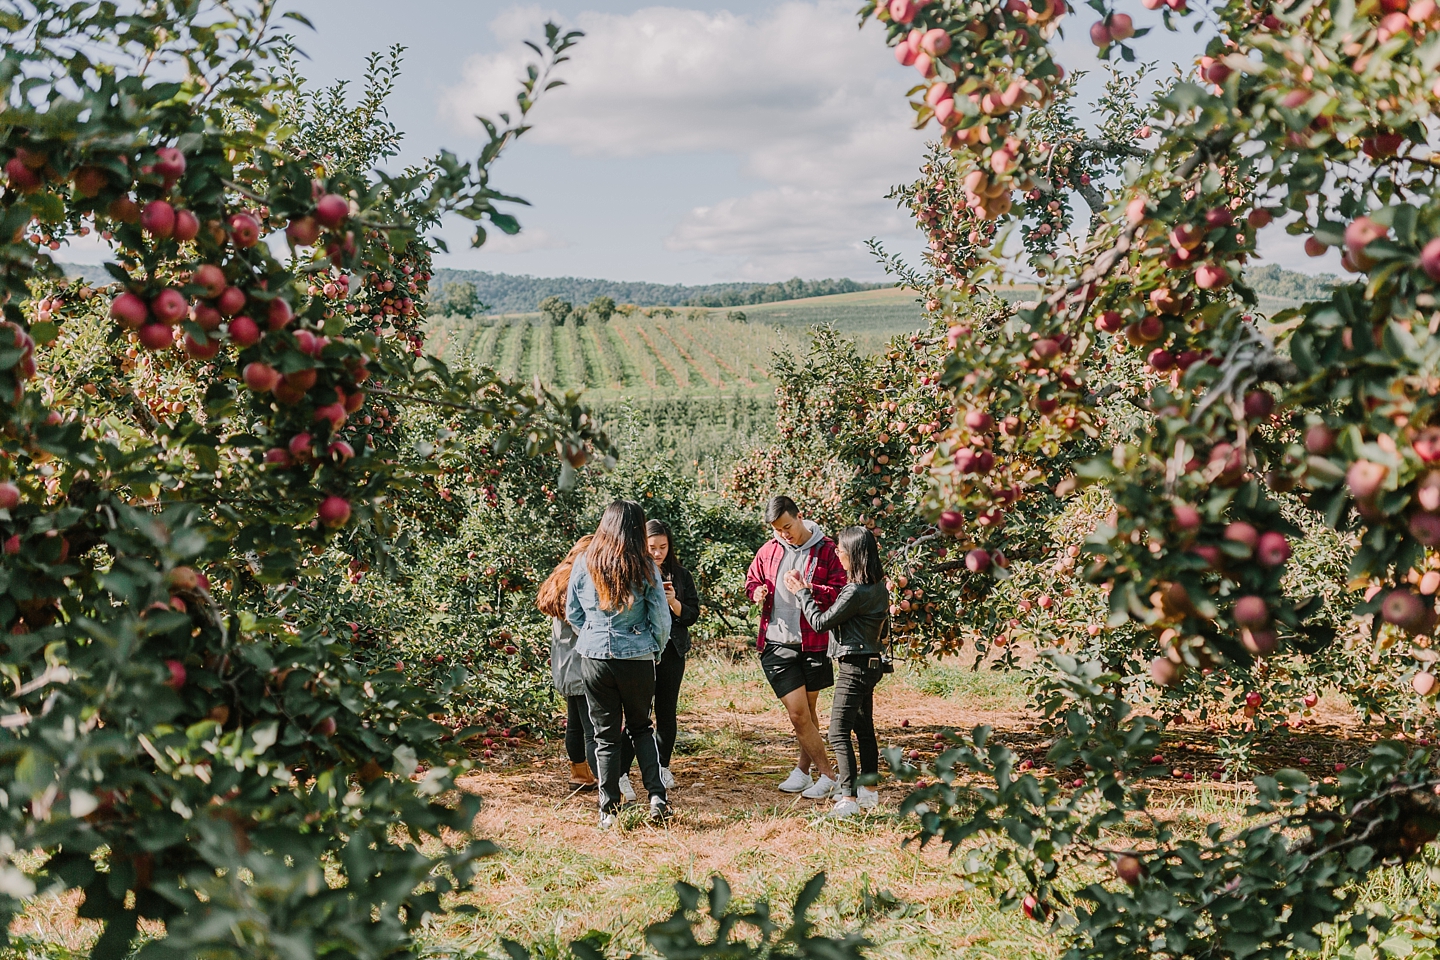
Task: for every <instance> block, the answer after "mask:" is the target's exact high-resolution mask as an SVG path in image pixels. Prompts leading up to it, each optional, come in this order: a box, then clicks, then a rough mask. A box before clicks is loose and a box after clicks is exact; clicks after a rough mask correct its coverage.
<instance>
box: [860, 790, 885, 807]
mask: <svg viewBox="0 0 1440 960" xmlns="http://www.w3.org/2000/svg"><path fill="white" fill-rule="evenodd" d="M859 792H860V796H858V797H856V798H855V803H856V804H858V805H859V807H860V809H861V810H874V809H875V808H876V807H878V806H880V791H879V790H871V789H870V788H869V787H861V788H860V791H859Z"/></svg>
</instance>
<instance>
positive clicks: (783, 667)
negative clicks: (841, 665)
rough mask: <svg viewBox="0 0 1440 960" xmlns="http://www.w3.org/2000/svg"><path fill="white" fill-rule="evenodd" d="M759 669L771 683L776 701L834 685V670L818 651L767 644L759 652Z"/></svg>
mask: <svg viewBox="0 0 1440 960" xmlns="http://www.w3.org/2000/svg"><path fill="white" fill-rule="evenodd" d="M760 669H762V670H764V671H765V679H766V680H769V681H770V689H771V690H774V691H775V696H776V697H783V696H785V695H786V694H787V693H790V692H792V691H795V690H799V689H800V688H801V687H804V688H805V689H806V690H824V689H825V688H826V687H833V686H834V685H835V668H834V666H833V665H832V664H831V662H830V658H829V657H827V656H825V654H823V653H821V652H819V651H804V650H801V649H800V648H799V647H789V646H785V645H783V644H778V643H767V644H765V649H764V650H761V651H760Z"/></svg>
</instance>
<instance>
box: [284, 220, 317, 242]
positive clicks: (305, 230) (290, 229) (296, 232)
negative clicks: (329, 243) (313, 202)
mask: <svg viewBox="0 0 1440 960" xmlns="http://www.w3.org/2000/svg"><path fill="white" fill-rule="evenodd" d="M285 237H286V239H287V240H289V241H290V242H291V243H293V244H294V245H295V246H297V247H313V246H315V241H317V240H319V239H320V224H319V223H318V222H317V221H316V220H315V218H314V217H296V218H295V219H294V220H291V221H290V222H289V223H288V224H287V225H286V226H285Z"/></svg>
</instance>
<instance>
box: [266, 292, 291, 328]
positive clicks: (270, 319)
mask: <svg viewBox="0 0 1440 960" xmlns="http://www.w3.org/2000/svg"><path fill="white" fill-rule="evenodd" d="M294 316H295V314H294V312H293V311H291V309H290V301H288V300H282V299H281V298H279V297H276V298H275V299H274V300H271V301H270V307H269V308H268V309H267V310H266V312H265V323H266V325H267V326H269V327H270V329H271V330H279V329H281V328H282V327H286V326H288V325H289V324H290V321H291V319H293V318H294Z"/></svg>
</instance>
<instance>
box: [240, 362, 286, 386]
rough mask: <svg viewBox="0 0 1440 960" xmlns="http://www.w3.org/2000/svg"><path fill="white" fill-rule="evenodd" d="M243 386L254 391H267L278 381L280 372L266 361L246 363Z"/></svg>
mask: <svg viewBox="0 0 1440 960" xmlns="http://www.w3.org/2000/svg"><path fill="white" fill-rule="evenodd" d="M244 377H245V386H247V387H249V388H250V389H251V390H254V391H255V392H256V393H269V392H270V391H271V390H274V389H275V385H276V384H278V383H279V382H280V373H279V372H278V371H277V370H276V369H275V368H274V367H272V366H270V364H268V363H260V362H258V361H257V362H255V363H247V364H246V365H245V373H244Z"/></svg>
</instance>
